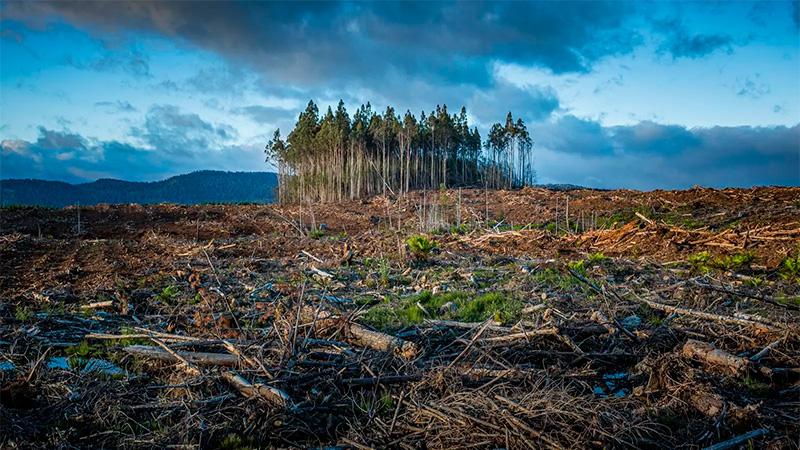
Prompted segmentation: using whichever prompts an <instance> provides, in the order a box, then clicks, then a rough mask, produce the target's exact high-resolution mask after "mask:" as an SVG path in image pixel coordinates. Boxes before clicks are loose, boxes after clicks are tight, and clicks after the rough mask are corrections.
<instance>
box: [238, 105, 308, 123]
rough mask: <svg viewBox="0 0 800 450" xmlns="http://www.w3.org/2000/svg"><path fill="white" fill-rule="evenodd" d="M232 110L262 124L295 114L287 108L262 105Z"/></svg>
mask: <svg viewBox="0 0 800 450" xmlns="http://www.w3.org/2000/svg"><path fill="white" fill-rule="evenodd" d="M231 112H232V113H233V114H237V115H241V116H245V117H247V118H249V119H250V120H252V121H253V122H256V123H260V124H274V123H275V122H276V121H278V120H281V119H286V118H287V117H293V116H294V115H295V114H294V112H293V111H289V110H287V109H283V108H277V107H272V106H260V105H250V106H244V107H238V108H233V109H232V110H231Z"/></svg>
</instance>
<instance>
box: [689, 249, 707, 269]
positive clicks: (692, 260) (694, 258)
mask: <svg viewBox="0 0 800 450" xmlns="http://www.w3.org/2000/svg"><path fill="white" fill-rule="evenodd" d="M709 260H711V255H709V254H708V252H700V253H695V254H694V255H691V256H689V257H688V258H686V261H687V262H688V263H689V264H691V266H692V271H693V272H697V271H701V272H708V271H709V267H708V261H709Z"/></svg>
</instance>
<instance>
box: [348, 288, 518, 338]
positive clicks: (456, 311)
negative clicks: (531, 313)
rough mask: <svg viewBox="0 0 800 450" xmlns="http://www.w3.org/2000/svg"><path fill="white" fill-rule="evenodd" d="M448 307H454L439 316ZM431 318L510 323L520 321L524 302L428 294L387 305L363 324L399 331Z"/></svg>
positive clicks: (462, 294) (364, 318)
mask: <svg viewBox="0 0 800 450" xmlns="http://www.w3.org/2000/svg"><path fill="white" fill-rule="evenodd" d="M447 303H452V304H453V305H454V307H453V308H452V309H449V308H448V309H447V310H446V311H442V312H439V308H440V307H441V306H442V305H445V304H447ZM420 305H421V306H422V308H424V309H425V311H427V312H428V314H430V318H438V319H444V320H458V321H462V322H482V321H484V320H486V319H487V318H492V319H493V320H496V321H499V322H503V323H508V322H513V321H515V320H517V319H518V318H519V317H520V315H521V312H522V302H519V301H516V300H514V299H511V298H508V297H505V296H503V295H501V294H497V293H489V294H481V295H475V294H471V293H467V292H447V293H443V294H436V295H433V294H431V293H430V292H428V291H425V292H423V293H422V294H420V295H415V296H412V297H410V298H408V299H406V300H405V301H403V302H401V303H399V304H397V303H394V304H392V303H386V304H383V305H379V306H375V307H373V308H372V309H370V310H369V311H367V313H366V314H364V316H362V318H361V320H362V321H363V322H364V323H367V324H369V325H371V326H373V327H375V328H377V329H381V330H387V329H400V328H403V327H405V326H408V325H410V324H415V323H422V322H423V321H424V320H425V319H426V317H427V316H426V315H425V311H423V309H422V308H420Z"/></svg>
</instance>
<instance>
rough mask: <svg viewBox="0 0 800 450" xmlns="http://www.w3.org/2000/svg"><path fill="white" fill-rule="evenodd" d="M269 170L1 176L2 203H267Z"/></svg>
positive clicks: (272, 178)
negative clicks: (79, 179)
mask: <svg viewBox="0 0 800 450" xmlns="http://www.w3.org/2000/svg"><path fill="white" fill-rule="evenodd" d="M277 183H278V177H277V175H276V174H275V173H273V172H225V171H217V170H201V171H196V172H191V173H187V174H181V175H175V176H172V177H169V178H166V179H164V180H159V181H126V180H117V179H113V178H100V179H98V180H95V181H90V182H86V183H79V184H71V183H67V182H64V181H49V180H39V179H31V178H25V179H19V178H18V179H4V180H0V204H2V205H3V206H8V205H40V206H53V207H59V208H60V207H64V206H69V205H75V204H81V205H87V206H88V205H96V204H99V203H164V202H167V203H180V204H196V203H209V202H220V203H240V202H259V203H271V202H272V201H273V199H274V193H273V191H274V189H275V187H276V186H277Z"/></svg>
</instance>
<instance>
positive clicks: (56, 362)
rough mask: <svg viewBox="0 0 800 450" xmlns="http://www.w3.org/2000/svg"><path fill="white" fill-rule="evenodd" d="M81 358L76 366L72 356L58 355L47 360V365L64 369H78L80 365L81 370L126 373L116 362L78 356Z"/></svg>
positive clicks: (112, 373) (111, 373) (114, 373)
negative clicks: (71, 360) (71, 359)
mask: <svg viewBox="0 0 800 450" xmlns="http://www.w3.org/2000/svg"><path fill="white" fill-rule="evenodd" d="M76 359H79V360H80V362H78V363H77V366H75V362H74V360H73V364H70V358H68V357H65V356H58V357H54V358H50V359H48V360H47V363H46V364H47V367H50V368H51V369H64V370H73V369H78V368H79V367H80V370H81V372H83V373H86V372H105V373H107V374H109V375H117V374H124V373H126V372H125V371H124V370H122V369H121V368H120V367H118V366H117V365H116V364H112V363H110V362H108V361H106V360H103V359H94V358H90V359H85V358H76ZM74 366H75V367H74Z"/></svg>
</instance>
